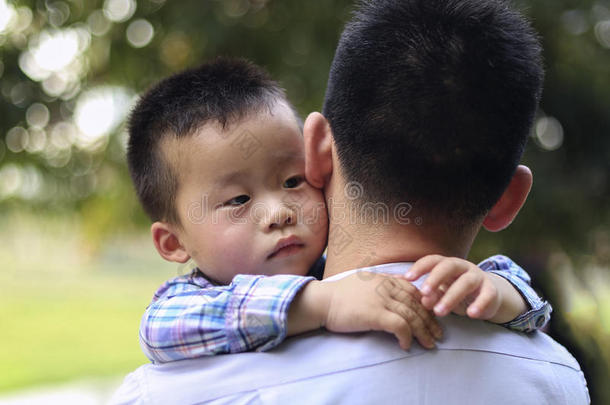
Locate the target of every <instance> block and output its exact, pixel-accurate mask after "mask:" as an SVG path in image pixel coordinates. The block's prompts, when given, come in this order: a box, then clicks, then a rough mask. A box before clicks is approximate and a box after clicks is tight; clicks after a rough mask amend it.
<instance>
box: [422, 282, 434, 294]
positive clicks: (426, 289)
mask: <svg viewBox="0 0 610 405" xmlns="http://www.w3.org/2000/svg"><path fill="white" fill-rule="evenodd" d="M421 292H422V294H424V295H428V294H430V293H431V292H432V289H431V288H430V286H428V285H426V284H424V285H423V286H422V288H421Z"/></svg>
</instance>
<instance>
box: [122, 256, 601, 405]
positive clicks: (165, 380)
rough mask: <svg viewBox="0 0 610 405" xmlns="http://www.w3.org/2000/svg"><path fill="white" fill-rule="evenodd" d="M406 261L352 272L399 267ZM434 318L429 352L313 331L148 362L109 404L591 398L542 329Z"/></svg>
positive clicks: (390, 340) (570, 361) (376, 337)
mask: <svg viewBox="0 0 610 405" xmlns="http://www.w3.org/2000/svg"><path fill="white" fill-rule="evenodd" d="M409 265H410V264H409V263H393V264H388V265H381V266H375V267H373V268H366V269H358V270H355V271H363V270H366V271H376V272H383V273H401V274H404V272H405V271H406V270H407V269H408V267H409ZM352 272H353V271H351V272H345V273H341V274H339V275H337V276H335V277H333V278H330V279H328V280H329V281H331V280H333V279H338V278H341V277H345V276H346V275H348V274H351V273H352ZM440 321H441V324H442V326H443V329H444V335H445V337H444V339H443V341H442V342H439V343H438V344H437V349H434V350H425V349H422V348H421V347H420V346H418V345H417V344H413V346H412V348H411V350H410V351H409V352H406V351H403V350H401V349H400V347H399V346H398V344H397V343H396V340H395V338H394V337H393V336H391V335H389V334H385V333H373V332H371V333H362V334H349V335H348V334H343V335H340V334H332V333H328V332H324V331H320V332H316V333H311V334H308V335H301V336H298V337H295V338H290V339H287V340H286V341H285V342H284V344H283V345H281V346H279V347H278V348H276V349H273V350H271V351H269V352H264V353H242V354H231V355H220V356H214V357H208V358H199V359H193V360H183V361H178V362H173V363H167V364H161V365H152V364H148V365H145V366H142V367H140V368H138V369H137V370H136V371H134V372H133V373H131V374H129V375H128V376H127V377H126V378H125V381H124V382H123V385H122V386H121V387H120V389H119V390H118V391H117V392H116V393H115V396H114V397H113V399H112V401H111V403H114V404H123V403H131V404H200V403H205V404H208V403H209V404H396V403H406V404H490V403H493V404H522V403H535V404H553V405H555V404H566V405H567V404H570V405H573V404H586V403H589V395H588V391H587V387H586V381H585V379H584V376H583V373H582V371H581V370H580V367H579V365H578V363H577V362H576V360H575V359H574V358H573V357H572V356H571V355H570V354H569V353H568V351H567V350H566V349H565V348H564V347H563V346H561V345H560V344H558V343H557V342H555V341H554V340H553V339H551V338H550V337H549V336H547V335H546V334H544V333H542V332H534V333H530V334H523V333H517V332H513V331H510V330H507V329H505V328H503V327H501V326H498V325H494V324H491V323H488V322H483V321H477V320H472V319H468V318H466V317H459V316H456V315H449V316H447V317H444V318H442V319H441V320H440Z"/></svg>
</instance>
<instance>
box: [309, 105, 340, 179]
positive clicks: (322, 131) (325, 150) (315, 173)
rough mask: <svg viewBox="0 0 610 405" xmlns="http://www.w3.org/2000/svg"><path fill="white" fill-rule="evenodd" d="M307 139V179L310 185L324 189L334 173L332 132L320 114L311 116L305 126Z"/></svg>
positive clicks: (314, 113)
mask: <svg viewBox="0 0 610 405" xmlns="http://www.w3.org/2000/svg"><path fill="white" fill-rule="evenodd" d="M303 137H304V139H305V177H306V178H307V181H308V182H309V184H311V185H312V186H314V187H317V188H323V187H324V186H325V184H326V180H327V179H328V177H329V176H330V175H331V173H332V171H333V159H332V142H333V137H332V131H331V129H330V124H329V123H328V121H327V120H326V118H324V116H323V115H322V114H320V113H318V112H313V113H311V114H309V116H308V117H307V119H306V120H305V125H304V126H303Z"/></svg>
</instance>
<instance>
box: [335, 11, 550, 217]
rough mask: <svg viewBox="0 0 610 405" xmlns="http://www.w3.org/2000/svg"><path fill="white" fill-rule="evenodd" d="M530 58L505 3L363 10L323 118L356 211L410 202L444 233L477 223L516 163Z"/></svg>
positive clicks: (533, 96) (527, 123)
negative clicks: (361, 206)
mask: <svg viewBox="0 0 610 405" xmlns="http://www.w3.org/2000/svg"><path fill="white" fill-rule="evenodd" d="M540 54H541V47H540V44H539V41H538V37H537V35H536V33H535V32H534V31H533V29H532V28H531V27H530V25H529V24H528V23H527V21H526V20H525V19H524V18H523V17H522V16H521V15H520V14H519V13H518V12H516V11H514V10H511V9H510V8H509V7H508V5H507V2H506V1H503V0H370V1H364V2H361V4H360V7H359V8H358V9H357V11H356V12H355V15H354V18H353V19H352V20H351V22H349V23H348V24H347V26H346V28H345V30H344V32H343V34H342V36H341V39H340V42H339V45H338V48H337V50H336V54H335V57H334V60H333V62H332V67H331V71H330V76H329V81H328V88H327V93H326V99H325V103H324V109H323V114H324V115H325V116H326V118H327V119H328V120H329V122H330V125H331V128H332V130H333V135H334V141H335V144H336V147H337V153H338V156H339V160H340V163H341V166H342V168H343V169H344V173H345V176H346V180H347V181H356V182H359V183H361V185H362V189H363V194H362V198H363V200H364V201H378V202H384V203H387V204H391V205H396V204H398V203H400V202H409V203H411V204H416V207H417V208H419V209H421V210H423V212H426V213H429V214H433V215H434V216H435V217H436V218H439V220H442V221H448V222H449V223H452V224H454V225H467V224H470V223H473V222H474V221H475V220H476V219H478V218H481V217H482V216H483V215H484V214H485V213H486V212H487V211H488V210H489V209H490V208H491V207H492V206H493V205H494V203H495V202H496V201H497V200H498V199H499V197H500V196H501V194H502V193H503V191H504V190H505V188H506V186H507V185H508V183H509V181H510V179H511V177H512V174H513V173H514V171H515V169H516V166H517V164H518V162H519V160H520V158H521V155H522V152H523V149H524V146H525V143H526V140H527V136H528V133H529V130H530V127H531V125H532V121H533V118H534V115H535V111H536V107H537V104H538V101H539V97H540V93H541V87H542V79H543V69H542V62H541V55H540ZM431 216H432V215H431Z"/></svg>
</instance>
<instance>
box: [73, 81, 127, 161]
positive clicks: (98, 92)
mask: <svg viewBox="0 0 610 405" xmlns="http://www.w3.org/2000/svg"><path fill="white" fill-rule="evenodd" d="M132 102H133V95H132V93H131V92H130V91H129V90H127V89H126V88H124V87H113V86H100V87H97V88H93V89H91V90H88V91H86V92H84V93H83V94H81V96H80V97H79V98H78V100H77V102H76V108H75V111H74V122H75V124H76V126H77V128H78V130H79V131H78V136H77V139H76V144H77V146H79V147H80V148H83V149H92V148H96V147H97V146H99V144H100V142H101V141H103V140H104V138H105V137H107V136H108V135H109V134H110V133H111V132H112V131H113V130H115V129H116V128H117V126H118V125H119V124H120V123H121V122H122V121H123V120H124V119H125V117H126V116H127V114H128V112H129V110H130V107H131V104H132Z"/></svg>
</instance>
